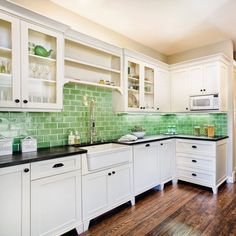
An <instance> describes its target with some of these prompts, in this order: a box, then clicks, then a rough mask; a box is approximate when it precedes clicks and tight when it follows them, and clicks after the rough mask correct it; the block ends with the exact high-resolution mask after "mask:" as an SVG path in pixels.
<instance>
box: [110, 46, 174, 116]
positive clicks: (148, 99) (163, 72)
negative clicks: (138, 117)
mask: <svg viewBox="0 0 236 236" xmlns="http://www.w3.org/2000/svg"><path fill="white" fill-rule="evenodd" d="M123 74H124V83H123V94H122V96H121V95H120V94H117V93H114V94H113V98H114V103H113V108H114V111H115V112H169V108H170V98H169V96H170V87H169V86H170V83H169V82H170V80H169V71H168V68H167V69H161V68H160V67H159V65H158V62H157V61H156V60H154V59H152V58H149V57H147V56H144V55H142V54H139V53H135V52H131V51H129V50H126V49H125V50H124V73H123ZM161 86H164V87H163V88H161ZM162 95H163V96H164V97H162ZM161 97H162V98H161ZM163 98H164V99H163ZM116 101H120V102H119V103H117V102H116Z"/></svg>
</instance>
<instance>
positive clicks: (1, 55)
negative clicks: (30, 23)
mask: <svg viewBox="0 0 236 236" xmlns="http://www.w3.org/2000/svg"><path fill="white" fill-rule="evenodd" d="M20 106H21V98H20V21H19V20H18V19H16V18H13V17H11V16H9V15H6V14H3V13H0V109H1V108H4V107H9V108H10V107H20Z"/></svg>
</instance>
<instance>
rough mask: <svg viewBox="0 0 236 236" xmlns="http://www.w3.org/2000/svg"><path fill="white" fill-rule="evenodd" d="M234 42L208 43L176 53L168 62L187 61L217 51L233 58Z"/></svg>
mask: <svg viewBox="0 0 236 236" xmlns="http://www.w3.org/2000/svg"><path fill="white" fill-rule="evenodd" d="M233 51H234V50H233V42H232V41H231V40H227V41H223V42H219V43H215V44H211V45H207V46H204V47H200V48H196V49H191V50H188V51H184V52H180V53H176V54H173V55H170V56H168V58H167V62H168V63H169V64H174V63H178V62H181V61H187V60H191V59H194V58H198V57H204V56H208V55H212V54H217V53H224V54H225V55H226V56H228V57H229V58H230V59H232V58H233Z"/></svg>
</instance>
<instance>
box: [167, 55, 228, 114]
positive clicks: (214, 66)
mask: <svg viewBox="0 0 236 236" xmlns="http://www.w3.org/2000/svg"><path fill="white" fill-rule="evenodd" d="M227 86H228V60H227V58H225V57H224V56H222V55H219V56H211V57H208V58H199V59H196V60H193V61H189V62H184V63H179V64H176V65H172V66H171V101H172V110H171V111H172V112H187V111H189V96H192V95H207V94H219V107H220V109H219V110H220V111H222V112H225V111H227Z"/></svg>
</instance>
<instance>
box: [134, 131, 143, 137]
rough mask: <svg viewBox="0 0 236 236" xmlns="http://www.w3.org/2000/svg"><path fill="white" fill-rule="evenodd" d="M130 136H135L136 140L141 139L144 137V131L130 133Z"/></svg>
mask: <svg viewBox="0 0 236 236" xmlns="http://www.w3.org/2000/svg"><path fill="white" fill-rule="evenodd" d="M132 134H133V135H134V136H136V137H137V138H143V137H144V135H145V131H139V132H132Z"/></svg>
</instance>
